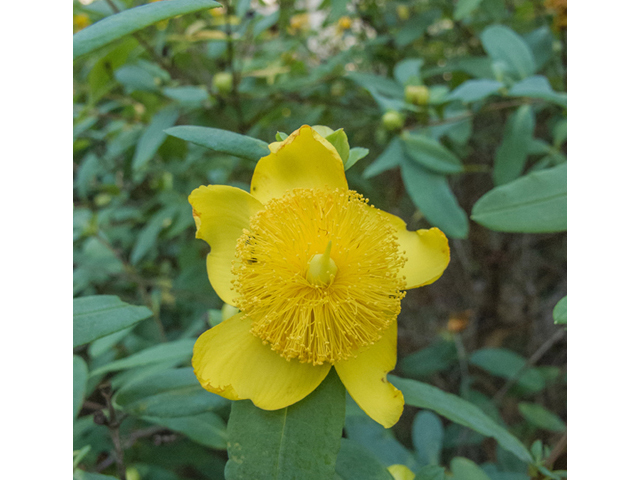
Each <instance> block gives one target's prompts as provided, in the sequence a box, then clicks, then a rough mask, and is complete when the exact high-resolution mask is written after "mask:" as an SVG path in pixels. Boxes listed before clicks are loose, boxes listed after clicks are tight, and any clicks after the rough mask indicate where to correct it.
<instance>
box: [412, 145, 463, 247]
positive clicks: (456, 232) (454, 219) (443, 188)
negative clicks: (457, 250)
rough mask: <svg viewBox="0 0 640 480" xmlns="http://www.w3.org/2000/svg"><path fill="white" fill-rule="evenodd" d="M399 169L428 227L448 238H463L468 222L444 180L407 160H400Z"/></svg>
mask: <svg viewBox="0 0 640 480" xmlns="http://www.w3.org/2000/svg"><path fill="white" fill-rule="evenodd" d="M401 166H402V168H401V170H402V180H403V181H404V184H405V186H406V188H407V192H408V193H409V196H410V197H411V200H413V203H415V205H416V207H418V209H420V211H421V212H422V214H423V215H424V216H425V218H426V219H427V220H428V221H429V223H431V224H432V225H434V226H435V227H438V228H439V229H441V230H442V231H443V232H444V233H445V234H446V235H447V236H449V237H453V238H466V237H467V234H468V233H469V220H468V219H467V214H466V213H465V211H464V210H463V209H462V208H461V207H460V205H459V204H458V200H457V199H456V197H455V195H454V194H453V192H452V191H451V188H450V187H449V183H448V182H447V177H445V176H444V175H440V174H437V173H434V172H432V171H429V170H427V169H426V168H424V167H423V166H421V165H418V164H417V163H416V162H414V161H413V160H412V159H410V158H408V157H406V156H404V157H402V164H401Z"/></svg>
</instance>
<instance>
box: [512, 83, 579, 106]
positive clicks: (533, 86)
mask: <svg viewBox="0 0 640 480" xmlns="http://www.w3.org/2000/svg"><path fill="white" fill-rule="evenodd" d="M509 95H510V96H512V97H531V98H540V99H542V100H547V101H548V102H551V103H555V104H557V105H560V106H561V107H566V106H567V94H566V93H559V92H556V91H554V90H553V88H551V84H550V83H549V80H547V77H543V76H542V75H534V76H533V77H529V78H525V79H524V80H522V81H520V82H518V83H516V84H515V85H514V86H513V87H511V90H509Z"/></svg>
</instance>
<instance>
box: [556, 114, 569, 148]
mask: <svg viewBox="0 0 640 480" xmlns="http://www.w3.org/2000/svg"><path fill="white" fill-rule="evenodd" d="M566 141H567V119H566V118H564V119H562V120H560V121H559V122H558V123H556V124H555V125H554V126H553V146H554V147H555V148H560V147H561V146H562V145H563V144H564V143H565V142H566Z"/></svg>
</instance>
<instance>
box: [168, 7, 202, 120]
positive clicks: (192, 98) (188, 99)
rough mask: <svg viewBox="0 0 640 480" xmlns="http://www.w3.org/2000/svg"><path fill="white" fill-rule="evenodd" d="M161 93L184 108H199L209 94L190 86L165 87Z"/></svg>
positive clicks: (199, 88)
mask: <svg viewBox="0 0 640 480" xmlns="http://www.w3.org/2000/svg"><path fill="white" fill-rule="evenodd" d="M172 1H175V0H172ZM162 93H163V94H164V96H165V97H169V98H171V99H172V100H175V101H176V102H178V103H180V104H182V105H184V106H186V107H199V106H200V105H202V103H203V102H205V101H206V100H207V99H208V98H209V93H208V92H207V90H206V89H205V88H204V87H195V86H192V85H186V86H183V87H165V88H163V89H162Z"/></svg>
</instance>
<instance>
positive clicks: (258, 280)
mask: <svg viewBox="0 0 640 480" xmlns="http://www.w3.org/2000/svg"><path fill="white" fill-rule="evenodd" d="M394 232H395V230H394V228H393V227H392V225H390V224H389V222H388V221H387V220H386V218H385V217H384V215H383V214H382V213H381V212H380V211H378V210H376V209H374V208H372V207H371V206H370V205H368V204H367V200H365V199H364V198H363V197H362V196H361V195H359V194H358V193H356V192H354V191H351V190H348V191H347V190H339V189H336V190H329V189H295V190H293V191H291V192H288V193H287V194H286V195H284V196H283V197H281V198H277V199H273V200H271V201H270V202H269V203H268V204H267V205H265V208H264V210H262V211H260V212H259V213H257V214H256V215H254V216H253V217H252V218H251V221H250V227H249V229H248V230H245V231H244V234H243V235H242V236H241V237H240V239H239V240H238V243H237V246H236V260H235V261H234V265H233V272H234V274H235V276H236V279H235V280H234V285H233V288H234V290H235V291H236V293H237V294H238V298H237V299H236V302H237V306H238V307H239V308H240V310H241V311H242V312H243V313H244V314H246V315H247V316H248V317H250V318H251V319H252V320H253V324H252V332H253V334H254V335H256V336H257V337H259V338H260V339H262V341H263V342H264V343H268V344H270V345H271V348H272V349H273V350H275V351H277V352H278V353H280V355H282V356H283V357H285V358H286V359H287V360H290V359H292V358H296V359H298V360H299V361H301V362H312V363H313V364H314V365H319V364H322V363H324V362H325V361H328V362H331V363H334V362H337V361H339V360H345V359H347V358H349V357H351V356H353V354H354V353H355V351H356V350H358V349H359V348H361V347H364V346H367V345H372V344H373V343H375V342H376V341H377V340H379V339H380V337H381V336H382V333H383V332H384V330H386V328H387V327H388V326H389V325H390V324H391V322H393V321H395V319H396V317H397V316H398V313H400V300H401V299H402V298H403V297H404V292H403V291H402V290H403V289H404V287H405V282H404V277H402V276H399V275H398V272H399V271H400V268H401V267H402V266H403V265H404V262H405V261H406V260H405V258H404V257H403V256H402V255H401V254H400V252H399V250H398V242H397V237H396V236H395V234H394Z"/></svg>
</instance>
